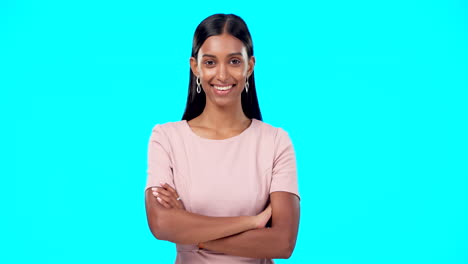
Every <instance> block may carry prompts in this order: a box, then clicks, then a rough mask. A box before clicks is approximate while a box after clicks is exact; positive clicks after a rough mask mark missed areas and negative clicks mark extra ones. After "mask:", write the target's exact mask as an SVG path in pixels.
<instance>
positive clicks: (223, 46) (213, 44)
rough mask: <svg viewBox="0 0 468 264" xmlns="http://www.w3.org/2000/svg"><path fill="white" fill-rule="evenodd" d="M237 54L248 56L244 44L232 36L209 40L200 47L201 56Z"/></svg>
mask: <svg viewBox="0 0 468 264" xmlns="http://www.w3.org/2000/svg"><path fill="white" fill-rule="evenodd" d="M236 52H241V53H242V54H244V55H246V54H247V51H246V49H245V46H244V43H242V41H240V40H239V39H238V38H236V37H233V36H232V35H229V34H222V35H217V36H211V37H209V38H207V39H206V40H205V42H204V43H203V45H202V46H201V47H200V51H199V55H203V54H212V55H217V56H222V55H227V54H230V53H236Z"/></svg>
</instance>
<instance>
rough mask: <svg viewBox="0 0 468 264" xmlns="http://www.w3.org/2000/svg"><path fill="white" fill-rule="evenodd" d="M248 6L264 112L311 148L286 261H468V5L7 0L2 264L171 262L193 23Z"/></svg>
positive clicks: (0, 84) (305, 153) (303, 159)
mask: <svg viewBox="0 0 468 264" xmlns="http://www.w3.org/2000/svg"><path fill="white" fill-rule="evenodd" d="M218 12H223V13H234V14H238V15H240V16H241V17H243V18H244V19H245V21H246V22H247V24H248V26H249V28H250V30H251V33H252V36H253V41H254V49H255V56H256V59H257V64H256V68H255V72H256V75H255V77H256V84H257V89H258V96H259V101H260V106H261V110H262V113H263V116H264V121H265V122H267V123H270V124H272V125H275V126H280V127H283V128H284V129H285V130H286V131H288V132H289V134H290V136H291V138H292V140H293V143H294V146H295V149H296V154H297V162H298V172H299V184H300V192H301V195H302V200H301V213H302V214H301V225H300V231H299V237H298V241H297V245H296V249H295V251H294V254H293V256H292V257H291V258H290V259H288V260H278V261H276V262H277V263H317V264H325V263H327V264H328V263H330V264H331V263H359V264H364V263H425V264H426V263H451V264H455V263H456V264H458V263H468V224H467V223H468V203H467V201H468V197H467V196H468V194H467V193H468V179H467V177H468V168H467V161H468V155H467V150H468V146H467V135H468V131H467V113H468V111H467V99H468V98H467V88H468V78H467V73H468V63H467V62H468V13H467V12H468V4H467V2H466V1H461V0H460V1H454V0H445V1H443V0H439V1H399V0H397V1H302V2H300V1H278V2H274V1H270V2H262V3H261V2H256V3H250V2H248V1H187V2H180V1H169V2H157V1H50V0H48V1H46V0H44V1H11V0H6V1H5V0H3V1H1V2H0V91H1V92H0V105H1V106H0V110H1V113H2V114H1V116H2V132H1V133H2V140H1V149H2V152H3V154H2V160H3V161H4V165H2V167H3V168H2V169H1V171H2V173H1V174H2V177H1V182H2V184H1V186H2V187H1V190H2V191H1V193H2V197H1V198H2V207H3V208H4V209H2V218H1V220H0V221H1V222H2V224H1V226H2V234H1V237H2V250H1V251H2V253H1V254H0V256H1V259H0V262H1V263H84V262H86V263H172V262H173V260H174V258H175V248H174V246H173V244H172V243H169V242H163V241H157V240H156V239H155V238H153V237H152V235H151V233H150V232H149V229H148V227H147V223H146V216H145V211H144V197H143V188H144V184H145V181H146V155H147V152H146V151H147V144H148V140H149V136H150V133H151V129H152V127H153V126H154V125H155V124H157V123H164V122H168V121H178V120H180V118H181V116H182V113H183V110H184V107H185V102H186V96H187V94H186V92H187V85H188V77H189V76H188V73H189V65H188V59H189V56H190V50H191V44H192V37H193V32H194V30H195V28H196V26H197V25H198V23H199V22H201V20H203V19H204V18H205V17H207V16H209V15H211V14H213V13H218Z"/></svg>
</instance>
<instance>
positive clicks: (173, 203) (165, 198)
mask: <svg viewBox="0 0 468 264" xmlns="http://www.w3.org/2000/svg"><path fill="white" fill-rule="evenodd" d="M158 197H159V198H161V199H162V200H163V201H164V202H166V203H168V204H169V205H171V206H172V207H173V208H179V206H178V205H177V202H176V200H175V199H174V198H172V197H171V196H166V195H164V194H158Z"/></svg>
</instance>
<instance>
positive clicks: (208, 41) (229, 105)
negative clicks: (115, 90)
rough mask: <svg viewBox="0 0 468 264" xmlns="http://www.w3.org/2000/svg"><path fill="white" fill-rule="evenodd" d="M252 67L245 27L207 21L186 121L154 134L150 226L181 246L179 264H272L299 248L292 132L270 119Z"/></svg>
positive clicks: (228, 18)
mask: <svg viewBox="0 0 468 264" xmlns="http://www.w3.org/2000/svg"><path fill="white" fill-rule="evenodd" d="M254 66H255V57H254V56H253V44H252V40H251V36H250V33H249V31H248V28H247V25H246V24H245V22H244V21H243V20H242V19H241V18H240V17H238V16H236V15H232V14H229V15H225V14H216V15H212V16H210V17H208V18H206V19H205V20H203V21H202V22H201V23H200V25H198V27H197V29H196V31H195V36H194V40H193V47H192V56H191V57H190V83H189V90H188V97H187V106H186V109H185V113H184V115H183V117H182V121H178V122H169V123H166V124H157V125H155V127H154V128H153V130H152V134H151V137H150V141H149V146H148V179H147V184H146V188H145V199H146V201H145V203H146V212H147V219H148V224H149V227H150V229H151V232H152V233H153V235H154V236H155V237H156V238H157V239H161V240H167V241H171V242H174V243H176V246H177V259H176V263H227V264H229V263H233V264H234V263H273V260H272V259H273V258H289V256H291V254H292V252H293V250H294V247H295V243H296V237H297V231H298V226H299V193H298V186H297V175H296V174H297V173H296V158H295V152H294V148H293V145H292V142H291V140H290V138H289V136H288V133H287V132H286V131H285V130H283V129H281V128H277V127H273V126H271V125H269V124H267V123H264V122H263V121H262V117H261V114H260V108H259V104H258V99H257V94H256V90H255V80H254V72H253V71H254ZM270 219H271V225H267V222H268V221H269V220H270Z"/></svg>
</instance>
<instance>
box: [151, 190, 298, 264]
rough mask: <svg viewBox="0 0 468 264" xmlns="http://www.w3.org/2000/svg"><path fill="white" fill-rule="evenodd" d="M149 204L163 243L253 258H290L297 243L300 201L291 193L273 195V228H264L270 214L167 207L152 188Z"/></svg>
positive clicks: (156, 233) (153, 226)
mask: <svg viewBox="0 0 468 264" xmlns="http://www.w3.org/2000/svg"><path fill="white" fill-rule="evenodd" d="M159 190H161V191H162V192H164V191H163V190H162V188H161V189H159ZM166 191H168V189H166ZM172 191H173V190H172ZM172 198H174V197H172ZM172 198H170V199H171V201H173V202H175V199H172ZM145 204H146V215H147V220H148V225H149V227H150V230H151V232H152V234H153V235H154V236H155V237H156V238H157V239H160V240H167V241H171V242H174V243H180V244H198V243H200V242H202V244H203V247H204V248H206V249H209V250H213V251H216V252H222V253H226V254H229V255H234V256H242V257H250V258H289V257H290V256H291V254H292V252H293V250H294V247H295V244H296V238H297V232H298V227H299V214H300V209H299V198H298V197H297V196H296V195H294V194H292V193H289V192H273V193H271V194H270V205H271V211H270V212H271V217H272V225H271V228H264V225H265V223H266V222H265V221H264V219H265V215H266V214H268V212H265V211H264V212H262V213H261V214H259V215H257V216H238V217H209V216H203V215H199V214H194V213H190V212H187V211H185V210H184V208H178V207H177V206H163V203H162V202H159V201H158V200H157V199H156V197H155V196H154V195H153V193H152V191H151V188H148V189H147V190H146V192H145ZM174 205H175V203H174ZM262 214H263V215H262ZM268 218H269V217H268Z"/></svg>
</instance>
